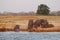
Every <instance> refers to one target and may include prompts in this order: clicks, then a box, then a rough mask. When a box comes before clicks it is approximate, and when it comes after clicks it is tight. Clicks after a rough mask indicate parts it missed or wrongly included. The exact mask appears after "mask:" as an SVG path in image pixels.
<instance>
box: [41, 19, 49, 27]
mask: <svg viewBox="0 0 60 40" xmlns="http://www.w3.org/2000/svg"><path fill="white" fill-rule="evenodd" d="M40 25H41V27H42V28H45V27H48V21H47V20H45V19H40Z"/></svg>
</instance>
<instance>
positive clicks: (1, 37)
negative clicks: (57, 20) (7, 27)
mask: <svg viewBox="0 0 60 40" xmlns="http://www.w3.org/2000/svg"><path fill="white" fill-rule="evenodd" d="M0 40H60V32H0Z"/></svg>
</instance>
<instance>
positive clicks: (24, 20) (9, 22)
mask: <svg viewBox="0 0 60 40" xmlns="http://www.w3.org/2000/svg"><path fill="white" fill-rule="evenodd" d="M30 19H33V20H37V19H47V20H48V22H49V23H51V24H53V25H54V26H55V27H52V28H40V27H39V28H37V29H35V28H33V29H34V30H35V31H60V16H0V29H3V28H5V29H6V30H13V29H14V27H15V25H17V24H18V25H20V30H22V31H26V30H27V28H28V20H30Z"/></svg>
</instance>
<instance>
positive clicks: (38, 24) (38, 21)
mask: <svg viewBox="0 0 60 40" xmlns="http://www.w3.org/2000/svg"><path fill="white" fill-rule="evenodd" d="M34 27H35V28H37V27H40V20H36V21H35V22H34Z"/></svg>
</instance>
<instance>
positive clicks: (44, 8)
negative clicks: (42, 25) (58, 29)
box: [37, 4, 50, 15]
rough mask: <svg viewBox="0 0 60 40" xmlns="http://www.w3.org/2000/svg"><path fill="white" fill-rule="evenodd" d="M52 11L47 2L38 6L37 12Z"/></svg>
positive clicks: (46, 12) (42, 13)
mask: <svg viewBox="0 0 60 40" xmlns="http://www.w3.org/2000/svg"><path fill="white" fill-rule="evenodd" d="M49 12H50V10H49V7H48V6H47V5H45V4H41V5H39V6H38V9H37V14H39V15H48V14H49Z"/></svg>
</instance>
